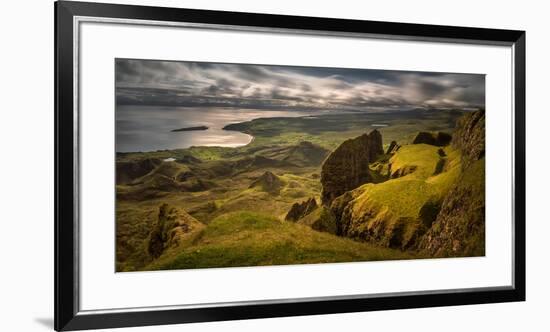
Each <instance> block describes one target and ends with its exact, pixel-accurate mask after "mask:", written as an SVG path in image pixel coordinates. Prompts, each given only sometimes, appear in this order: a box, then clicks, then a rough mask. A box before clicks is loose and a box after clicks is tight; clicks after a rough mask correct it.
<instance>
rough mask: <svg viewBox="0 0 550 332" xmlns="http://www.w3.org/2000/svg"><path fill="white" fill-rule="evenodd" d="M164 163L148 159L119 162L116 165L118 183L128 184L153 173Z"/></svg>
mask: <svg viewBox="0 0 550 332" xmlns="http://www.w3.org/2000/svg"><path fill="white" fill-rule="evenodd" d="M161 163H162V161H161V160H160V159H156V158H147V159H142V160H138V161H119V162H117V163H116V183H117V184H126V183H130V182H132V181H133V180H135V179H137V178H139V177H142V176H144V175H145V174H147V173H149V172H151V171H152V170H153V169H155V168H156V167H157V166H158V165H160V164H161Z"/></svg>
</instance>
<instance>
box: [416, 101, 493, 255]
mask: <svg viewBox="0 0 550 332" xmlns="http://www.w3.org/2000/svg"><path fill="white" fill-rule="evenodd" d="M452 145H453V147H455V148H457V149H459V150H460V151H461V152H462V173H461V175H460V178H459V179H458V181H457V182H456V184H455V185H454V187H453V188H452V189H451V190H450V191H449V193H448V194H447V195H446V196H445V198H444V199H443V202H442V203H441V209H440V211H439V213H438V214H437V217H436V218H435V220H434V222H433V223H432V225H431V227H430V229H429V230H428V231H427V232H426V234H424V235H423V236H422V238H421V239H420V241H419V245H418V249H420V250H421V251H423V252H425V253H427V254H428V255H429V256H432V257H449V256H452V257H456V256H483V255H484V254H485V111H483V110H481V111H477V112H474V113H471V114H468V115H466V116H464V117H463V118H462V119H460V120H459V122H458V124H457V128H456V131H455V134H454V135H453V141H452Z"/></svg>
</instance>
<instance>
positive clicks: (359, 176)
mask: <svg viewBox="0 0 550 332" xmlns="http://www.w3.org/2000/svg"><path fill="white" fill-rule="evenodd" d="M383 153H384V150H383V148H382V135H380V133H379V132H378V131H377V130H373V131H372V132H371V133H370V134H363V135H361V136H359V137H357V138H354V139H349V140H347V141H345V142H344V143H342V144H341V145H340V146H339V147H338V148H337V149H336V150H334V152H332V153H331V154H330V155H329V156H328V158H327V159H326V160H325V162H324V163H323V167H322V170H321V184H322V185H323V192H322V194H321V200H322V203H323V204H325V205H330V203H331V202H332V201H333V200H334V199H335V198H336V197H338V196H340V195H342V194H343V193H345V192H346V191H349V190H352V189H355V188H357V187H359V186H360V185H362V184H364V183H367V182H372V181H373V175H372V172H371V170H370V169H369V163H371V162H373V161H375V160H376V158H377V157H378V156H379V155H381V154H383Z"/></svg>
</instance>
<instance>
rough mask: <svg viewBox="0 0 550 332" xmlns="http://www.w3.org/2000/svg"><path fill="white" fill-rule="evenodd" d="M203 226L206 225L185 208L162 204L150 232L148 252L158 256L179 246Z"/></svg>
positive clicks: (154, 256)
mask: <svg viewBox="0 0 550 332" xmlns="http://www.w3.org/2000/svg"><path fill="white" fill-rule="evenodd" d="M202 228H204V225H203V224H202V223H200V222H199V221H197V220H196V219H195V218H193V217H191V216H190V215H189V214H187V212H185V211H184V210H183V209H180V208H176V207H170V206H169V205H168V204H162V205H161V206H160V207H159V213H158V217H157V221H156V223H155V224H154V225H153V227H152V229H151V232H150V233H149V238H148V240H147V252H148V253H149V255H150V256H151V257H153V258H158V257H160V256H161V255H162V253H163V252H164V251H165V250H166V249H167V248H170V247H174V246H177V245H178V244H179V243H180V242H181V241H183V240H185V239H186V238H189V237H190V235H191V234H193V233H195V232H197V231H199V230H201V229H202Z"/></svg>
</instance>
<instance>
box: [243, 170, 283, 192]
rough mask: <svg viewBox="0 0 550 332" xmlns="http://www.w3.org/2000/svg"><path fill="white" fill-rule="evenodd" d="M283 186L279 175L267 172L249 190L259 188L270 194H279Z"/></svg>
mask: <svg viewBox="0 0 550 332" xmlns="http://www.w3.org/2000/svg"><path fill="white" fill-rule="evenodd" d="M283 185H284V182H283V181H282V180H281V179H279V177H278V176H277V175H275V174H273V173H271V172H270V171H266V172H265V173H264V174H262V175H261V176H260V177H259V178H257V179H256V180H254V181H253V182H252V183H251V184H250V186H249V188H259V189H261V190H262V191H265V192H268V193H272V194H279V191H280V190H281V187H283Z"/></svg>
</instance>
